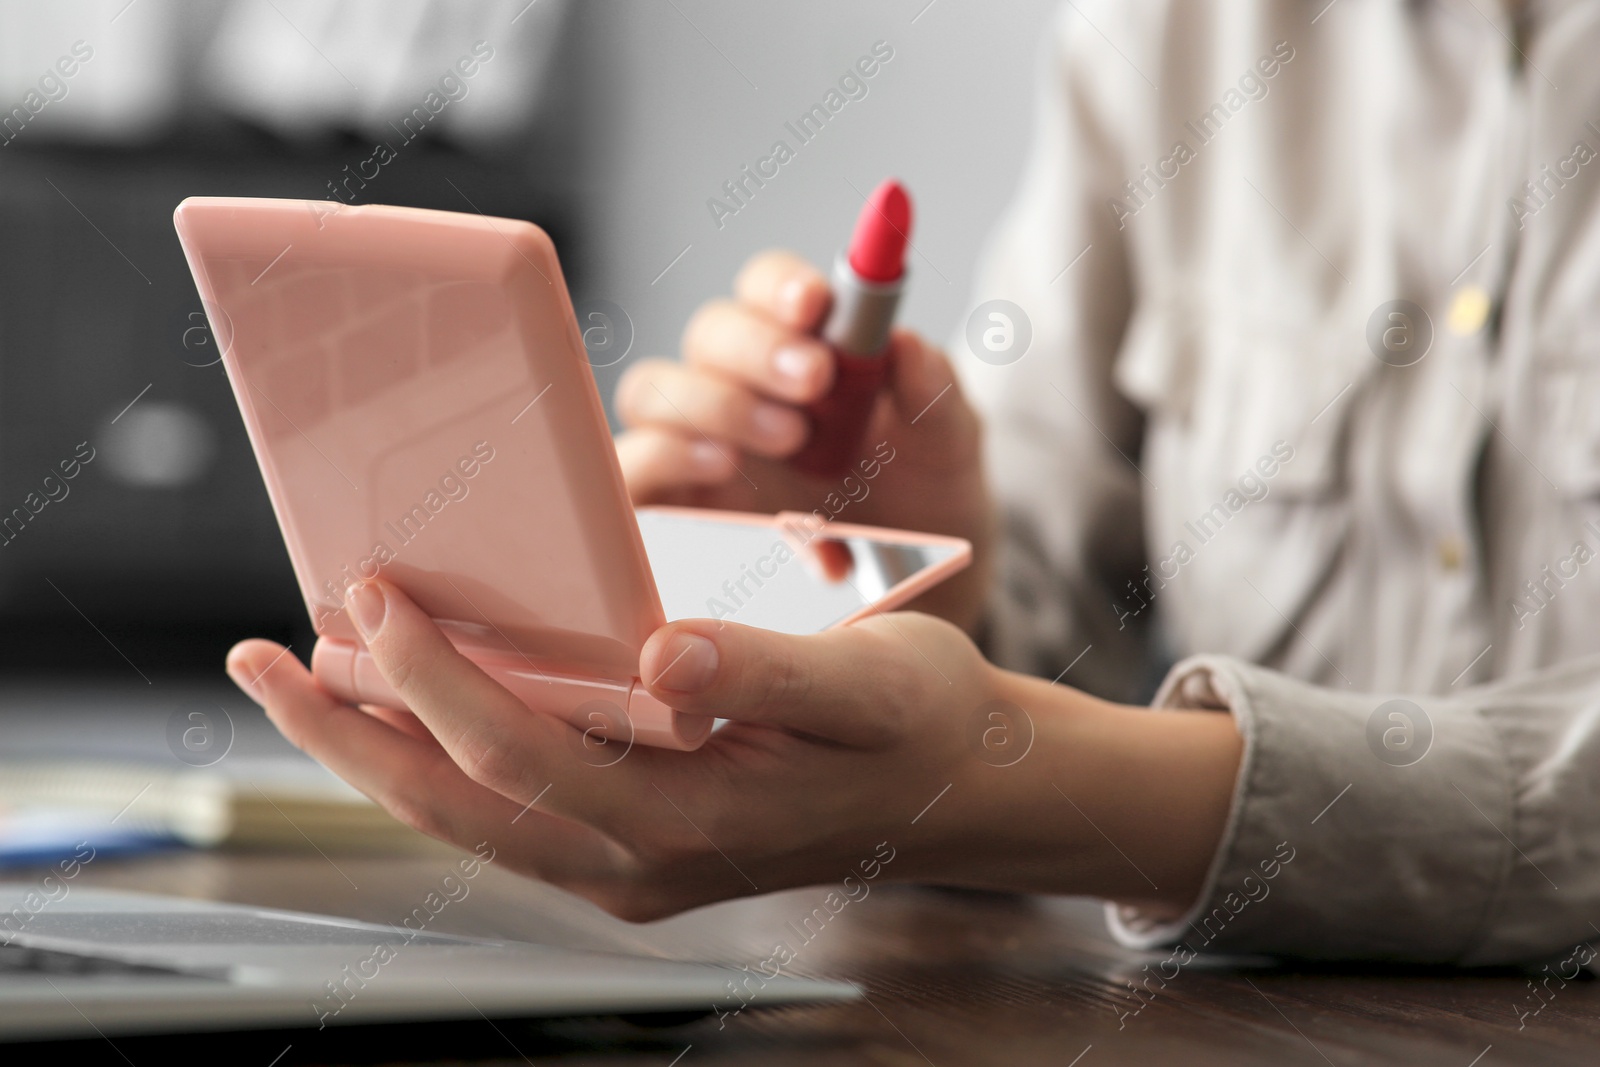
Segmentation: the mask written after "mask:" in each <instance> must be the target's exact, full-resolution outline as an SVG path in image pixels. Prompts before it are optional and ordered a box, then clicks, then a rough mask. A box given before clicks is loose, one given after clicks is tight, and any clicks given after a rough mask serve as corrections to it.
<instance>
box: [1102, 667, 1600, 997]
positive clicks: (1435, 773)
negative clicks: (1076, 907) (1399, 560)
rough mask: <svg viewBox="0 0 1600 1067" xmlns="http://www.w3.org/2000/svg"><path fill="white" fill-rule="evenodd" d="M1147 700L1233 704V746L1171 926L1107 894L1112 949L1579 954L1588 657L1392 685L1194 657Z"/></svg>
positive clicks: (1477, 961)
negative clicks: (1474, 679)
mask: <svg viewBox="0 0 1600 1067" xmlns="http://www.w3.org/2000/svg"><path fill="white" fill-rule="evenodd" d="M1155 706H1156V707H1157V708H1158V709H1161V708H1187V709H1194V708H1210V709H1216V710H1219V711H1223V710H1226V711H1229V712H1231V713H1232V715H1233V716H1234V719H1235V721H1236V722H1237V724H1238V727H1239V730H1240V732H1241V734H1242V735H1243V737H1244V742H1245V744H1244V757H1243V763H1242V766H1241V768H1240V773H1239V779H1238V783H1237V785H1236V789H1235V794H1234V798H1233V805H1232V810H1231V813H1230V815H1229V819H1228V823H1227V826H1226V829H1225V831H1224V833H1223V838H1222V841H1221V843H1220V845H1219V847H1218V850H1217V855H1216V858H1215V859H1214V860H1213V862H1212V866H1211V869H1210V872H1209V874H1208V876H1207V880H1206V884H1205V887H1204V889H1203V890H1202V891H1201V893H1200V896H1199V899H1198V900H1197V901H1196V903H1195V904H1194V906H1193V907H1192V908H1191V909H1190V910H1189V912H1188V914H1186V915H1184V916H1183V917H1182V918H1180V919H1178V920H1176V921H1162V920H1158V919H1156V918H1154V917H1151V916H1147V915H1142V914H1140V913H1139V912H1138V911H1137V910H1134V909H1127V908H1118V907H1116V906H1115V905H1112V906H1109V907H1108V917H1109V921H1110V926H1111V930H1112V933H1113V934H1114V935H1115V936H1116V937H1117V939H1118V940H1119V941H1121V942H1122V943H1123V944H1125V945H1128V946H1130V947H1136V948H1142V949H1153V948H1157V947H1164V946H1165V947H1177V948H1179V949H1180V950H1182V949H1187V950H1188V951H1190V952H1194V953H1202V952H1216V953H1226V954H1265V955H1274V956H1286V957H1302V958H1314V959H1384V960H1403V961H1415V962H1427V963H1450V964H1461V965H1489V964H1503V963H1514V962H1526V961H1532V960H1537V959H1549V958H1555V957H1560V956H1565V957H1566V959H1567V961H1568V962H1569V963H1571V962H1576V964H1577V965H1578V966H1583V965H1587V964H1588V963H1589V961H1590V960H1592V959H1593V958H1594V952H1593V950H1591V949H1589V948H1588V943H1589V942H1591V941H1597V940H1600V929H1597V928H1596V926H1595V925H1594V923H1595V921H1596V920H1597V919H1600V803H1597V800H1600V796H1597V793H1600V657H1590V658H1586V659H1582V660H1578V661H1574V662H1571V663H1568V664H1565V665H1562V666H1559V667H1556V668H1553V669H1550V670H1545V671H1540V672H1537V673H1530V674H1524V675H1519V676H1515V677H1512V678H1507V679H1504V680H1501V681H1499V682H1494V683H1490V684H1488V685H1484V686H1481V687H1477V688H1474V689H1469V690H1464V691H1462V692H1460V693H1457V694H1453V695H1449V696H1411V697H1403V696H1384V695H1372V694H1359V693H1347V692H1341V691H1336V690H1330V689H1326V688H1319V687H1316V686H1312V685H1308V684H1306V683H1304V682H1299V681H1296V680H1294V679H1292V678H1289V677H1287V676H1285V675H1282V674H1279V673H1276V672H1274V671H1270V670H1267V669H1265V668H1262V667H1257V666H1253V665H1250V664H1247V663H1244V662H1241V661H1239V660H1235V659H1231V658H1227V657H1219V656H1197V657H1194V658H1191V659H1187V660H1184V661H1183V662H1181V663H1179V664H1178V665H1177V666H1176V667H1174V668H1173V670H1172V671H1171V673H1170V674H1169V675H1168V676H1167V679H1166V682H1165V683H1164V684H1163V685H1162V687H1161V690H1160V692H1159V693H1158V694H1157V698H1156V702H1155ZM1569 977H1570V975H1569Z"/></svg>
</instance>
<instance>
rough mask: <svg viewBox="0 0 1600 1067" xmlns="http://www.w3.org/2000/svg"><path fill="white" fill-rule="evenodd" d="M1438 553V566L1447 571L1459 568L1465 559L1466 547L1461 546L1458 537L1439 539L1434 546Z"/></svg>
mask: <svg viewBox="0 0 1600 1067" xmlns="http://www.w3.org/2000/svg"><path fill="white" fill-rule="evenodd" d="M1436 547H1437V549H1438V553H1439V566H1441V567H1443V568H1444V569H1445V570H1447V571H1453V570H1457V569H1459V568H1460V566H1461V564H1462V563H1464V562H1465V561H1466V558H1467V546H1466V545H1464V544H1462V542H1461V538H1459V537H1441V538H1440V539H1439V544H1438V545H1437V546H1436Z"/></svg>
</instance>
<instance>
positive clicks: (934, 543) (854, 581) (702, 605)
mask: <svg viewBox="0 0 1600 1067" xmlns="http://www.w3.org/2000/svg"><path fill="white" fill-rule="evenodd" d="M637 514H638V517H639V533H640V534H641V535H642V536H643V538H644V547H645V553H646V555H648V556H649V558H650V569H651V570H652V571H653V572H654V574H655V581H656V589H657V591H658V592H659V593H660V594H661V606H662V608H663V610H664V611H665V612H666V616H667V619H668V620H677V619H691V618H705V619H718V620H725V621H730V622H737V623H742V624H744V625H747V626H759V627H761V628H762V629H765V630H777V631H780V632H782V633H790V634H808V633H816V632H818V631H820V630H826V629H828V628H829V627H830V626H837V625H840V624H841V623H845V622H850V621H853V620H854V619H856V618H858V617H861V616H865V615H870V614H874V613H876V612H878V611H888V610H892V609H893V608H895V607H897V606H899V605H900V604H903V603H905V602H906V601H908V600H910V599H911V598H912V597H914V596H916V595H917V594H918V593H920V592H922V591H923V590H925V589H927V588H929V587H931V586H933V585H935V584H937V583H938V582H940V581H942V580H943V579H944V578H946V577H948V576H949V575H950V574H952V573H954V572H955V571H957V570H960V569H961V567H963V566H965V565H966V563H967V560H968V557H969V556H970V554H971V549H970V547H969V546H968V545H967V543H966V542H965V541H962V540H959V539H957V538H953V537H937V536H934V535H931V534H913V533H907V532H904V531H900V530H886V529H879V528H876V527H871V526H856V525H852V524H848V523H839V522H829V523H824V522H822V521H821V519H820V518H818V516H817V513H814V512H781V513H779V514H778V515H776V516H771V515H748V516H744V515H738V514H735V513H730V512H726V511H715V512H709V511H697V510H695V509H692V508H640V509H638V512H637Z"/></svg>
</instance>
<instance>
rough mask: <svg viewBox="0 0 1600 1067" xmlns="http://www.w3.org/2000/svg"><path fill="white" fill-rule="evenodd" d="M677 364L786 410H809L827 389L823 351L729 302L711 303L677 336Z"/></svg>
mask: <svg viewBox="0 0 1600 1067" xmlns="http://www.w3.org/2000/svg"><path fill="white" fill-rule="evenodd" d="M683 358H684V360H685V361H686V362H688V363H689V365H690V366H695V367H708V368H711V369H713V370H716V371H719V372H721V373H722V374H724V375H726V376H728V377H730V378H733V379H735V380H737V381H740V382H743V383H744V384H745V385H748V386H749V387H750V388H752V389H754V390H756V391H757V392H759V393H761V394H762V395H764V396H768V397H771V398H773V399H775V400H783V401H786V402H788V403H791V404H809V403H811V402H812V401H814V400H816V399H818V398H819V397H821V396H823V395H825V394H826V393H827V392H828V387H829V386H831V385H832V384H833V355H832V353H830V352H829V351H828V346H827V345H825V344H823V343H822V342H821V341H819V340H817V339H816V338H815V337H810V336H807V335H806V334H804V333H800V332H797V331H796V330H794V329H792V328H790V327H788V326H786V325H784V324H782V323H780V322H778V321H777V320H776V319H773V318H772V317H771V316H769V315H768V314H767V313H766V312H764V311H761V310H760V309H758V308H755V307H752V306H750V305H748V304H740V303H737V302H735V301H732V300H716V301H712V302H711V303H709V304H706V305H704V306H703V307H701V308H700V310H698V311H696V312H695V313H694V316H693V317H692V318H690V319H689V325H688V326H686V327H685V328H684V331H683Z"/></svg>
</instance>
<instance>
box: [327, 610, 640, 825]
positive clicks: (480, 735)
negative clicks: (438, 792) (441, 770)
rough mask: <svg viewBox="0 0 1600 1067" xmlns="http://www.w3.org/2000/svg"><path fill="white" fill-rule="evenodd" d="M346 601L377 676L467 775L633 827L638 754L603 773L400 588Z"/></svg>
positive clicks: (568, 735) (521, 796)
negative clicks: (462, 649)
mask: <svg viewBox="0 0 1600 1067" xmlns="http://www.w3.org/2000/svg"><path fill="white" fill-rule="evenodd" d="M346 605H347V611H348V612H349V615H350V618H351V621H352V622H354V623H355V625H356V628H357V629H358V630H359V631H360V632H361V635H362V637H363V638H364V639H365V640H366V643H367V648H368V649H370V650H371V652H372V658H373V661H374V662H375V663H376V664H377V666H378V671H379V673H380V674H382V675H383V677H384V680H385V681H387V682H388V683H389V685H390V686H392V687H393V688H394V690H395V692H397V693H399V694H400V697H401V699H402V700H404V701H405V703H406V706H407V707H408V708H410V709H411V710H412V711H413V712H414V713H415V714H416V716H417V718H418V719H420V720H421V721H422V722H423V724H424V725H426V726H427V727H428V731H429V732H430V733H432V734H433V736H434V737H435V738H437V739H438V741H439V744H441V745H443V746H444V749H445V751H446V752H447V753H448V754H449V756H450V759H451V760H452V761H453V762H454V763H455V765H456V766H458V767H459V768H461V770H462V771H463V772H465V773H466V776H467V777H468V778H470V779H472V781H474V782H476V783H478V784H479V785H482V786H486V787H488V788H489V789H492V790H494V791H495V792H496V793H498V794H500V795H501V796H503V797H508V798H510V799H511V800H513V801H517V802H519V803H524V804H526V803H529V802H531V801H533V800H535V799H537V798H539V797H541V796H544V795H545V794H546V792H548V794H549V795H548V798H547V799H546V801H545V802H544V806H546V807H547V808H548V810H550V811H552V812H554V813H556V814H558V815H564V816H567V817H568V818H572V819H575V820H577V821H579V822H584V823H587V824H589V825H591V826H594V827H596V828H598V829H600V830H602V831H606V830H608V829H609V828H614V827H619V826H626V825H627V824H628V822H629V819H628V816H629V815H630V814H632V813H634V812H636V811H637V808H638V802H639V801H640V799H642V798H643V797H644V792H643V788H641V787H644V782H643V780H642V779H640V778H639V777H638V776H637V775H636V774H635V773H634V768H635V767H636V766H637V765H639V764H640V763H642V762H643V758H642V754H641V758H636V759H634V760H631V761H623V762H620V763H617V764H614V765H612V766H610V767H608V768H606V773H604V774H600V775H597V774H596V773H595V768H594V767H592V766H590V765H588V764H586V763H584V762H582V761H581V760H580V759H579V758H578V755H577V752H576V750H575V747H574V742H575V739H576V738H577V736H578V735H577V731H575V730H574V729H573V728H572V727H571V726H569V725H567V724H566V723H565V722H563V721H561V720H560V719H558V718H556V717H555V716H554V715H547V714H542V713H540V712H537V711H534V710H533V709H531V708H529V707H528V706H527V705H526V704H524V703H523V702H522V701H520V700H518V699H517V698H516V697H515V696H513V695H512V694H511V693H510V692H509V691H508V690H507V689H505V687H503V686H501V685H500V684H499V683H497V682H495V681H494V679H492V678H490V677H489V676H488V675H487V674H485V673H484V672H483V670H482V669H481V668H479V667H478V665H477V664H475V663H473V662H472V661H471V660H470V659H468V658H467V657H466V656H463V655H462V654H461V653H460V652H458V651H457V650H456V648H455V646H454V645H452V644H451V643H450V642H449V640H448V639H446V637H445V636H444V634H443V633H442V632H441V631H440V630H439V628H438V626H436V625H434V622H433V620H432V619H430V618H428V616H427V615H426V614H425V613H424V612H423V611H422V609H421V608H419V607H417V606H416V605H415V604H413V603H412V602H411V601H410V600H409V599H408V598H407V597H406V595H405V594H404V593H402V592H400V590H398V589H396V588H395V587H394V586H392V585H390V584H389V583H387V582H384V581H381V580H380V581H371V582H362V583H360V584H359V585H356V586H353V587H352V588H351V590H350V592H349V594H348V595H347V597H346ZM635 821H636V820H635Z"/></svg>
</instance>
